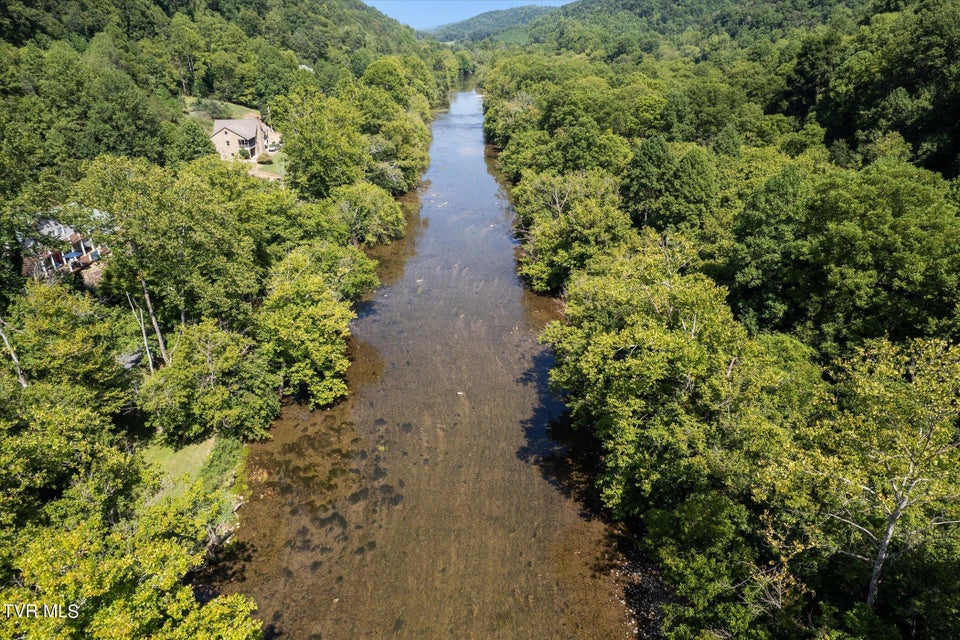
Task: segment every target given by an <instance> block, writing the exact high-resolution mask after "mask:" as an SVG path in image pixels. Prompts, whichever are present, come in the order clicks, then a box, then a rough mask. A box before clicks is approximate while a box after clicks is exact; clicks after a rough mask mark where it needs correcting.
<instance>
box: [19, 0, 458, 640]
mask: <svg viewBox="0 0 960 640" xmlns="http://www.w3.org/2000/svg"><path fill="white" fill-rule="evenodd" d="M0 37H2V42H0V78H2V80H0V103H2V108H0V140H2V144H3V146H4V150H5V152H4V154H3V159H2V160H0V198H2V205H0V216H2V217H0V235H2V238H0V258H2V260H0V338H2V342H3V344H2V346H0V348H2V360H3V366H2V367H0V457H2V465H0V487H2V492H0V503H2V504H0V541H2V545H0V546H2V551H0V595H2V600H3V601H4V602H7V603H44V604H46V605H48V606H58V607H62V609H60V610H59V611H61V612H62V613H63V615H62V616H59V617H58V616H52V617H43V616H39V617H38V616H30V615H25V616H19V615H5V616H4V617H3V618H0V628H2V629H3V631H2V632H0V635H3V636H4V637H18V638H38V639H39V638H43V639H48V638H77V637H84V638H121V637H122V638H146V637H151V638H154V637H155V638H213V637H222V638H255V637H259V636H260V633H261V631H260V627H261V623H260V621H258V620H255V619H254V618H253V617H251V612H253V611H254V610H255V609H256V604H255V603H254V602H253V601H252V600H250V599H249V598H247V597H244V596H239V595H236V596H229V597H226V596H219V597H215V598H212V599H210V598H204V602H201V601H200V600H198V598H197V597H196V596H195V594H194V591H193V588H192V587H191V584H190V581H191V575H192V572H194V571H195V570H197V569H198V568H200V567H201V566H202V565H203V564H204V563H205V562H206V561H207V559H208V558H209V557H211V556H212V555H213V554H215V553H216V552H217V548H218V545H219V544H220V543H221V542H222V541H223V540H224V539H226V538H227V537H228V536H229V532H230V527H231V526H232V525H231V516H232V511H233V508H234V506H235V504H234V501H235V500H236V499H237V498H236V495H237V494H238V493H239V492H241V491H242V478H243V473H242V451H243V447H242V444H243V443H244V442H247V441H250V440H256V439H261V438H264V437H266V435H267V429H268V427H269V425H270V424H271V422H272V420H273V419H274V418H275V417H276V416H277V415H278V413H279V411H280V398H281V396H282V395H289V394H292V395H297V396H299V397H301V398H302V399H303V400H304V401H305V402H309V403H310V405H311V406H322V405H327V404H329V403H331V402H333V401H335V400H336V399H338V398H341V397H342V396H344V394H345V393H346V391H347V389H346V384H345V382H344V380H343V373H344V371H345V370H346V368H347V366H348V364H349V360H348V357H347V353H346V337H347V335H348V333H349V329H348V323H349V321H350V320H351V318H352V317H353V315H354V314H353V311H352V309H351V302H352V301H354V300H356V299H357V298H359V297H360V296H361V295H363V293H364V292H366V291H368V290H370V289H371V288H372V287H374V286H375V285H376V284H377V277H376V275H375V271H374V263H373V261H372V260H370V259H369V258H367V257H366V255H365V254H364V253H363V251H362V250H361V249H362V248H363V247H365V246H369V245H372V244H377V243H383V242H388V241H390V240H391V239H394V238H397V237H399V236H400V235H402V234H403V232H404V226H405V216H404V213H403V211H402V210H401V209H400V206H399V205H398V204H397V202H396V201H395V200H394V199H393V197H392V196H393V195H394V194H399V193H402V192H405V191H407V190H409V189H411V188H412V187H413V186H414V185H415V184H416V183H417V181H418V180H419V176H420V174H421V172H422V171H423V170H424V169H425V168H426V165H427V145H428V143H429V139H430V134H429V130H428V128H427V123H428V122H429V121H430V119H431V115H432V110H433V109H434V108H435V107H437V106H438V105H440V103H441V102H442V101H443V100H444V97H445V95H446V92H447V91H448V89H449V88H450V86H451V85H452V84H453V83H454V82H456V81H457V80H458V78H459V77H460V76H461V75H462V74H463V73H465V72H467V71H468V70H469V66H470V64H471V62H470V56H469V54H461V55H460V57H459V58H458V57H457V56H455V55H454V54H453V53H452V52H450V51H449V50H448V49H446V48H443V47H441V46H440V45H439V44H437V43H436V42H435V41H424V42H420V41H418V40H417V38H416V37H415V35H414V33H413V31H412V30H411V29H409V28H407V27H403V26H401V25H400V24H399V23H396V22H394V21H392V20H390V19H388V18H386V17H385V16H383V15H382V14H380V13H378V12H376V11H375V10H373V9H371V8H369V7H366V6H365V5H363V4H362V3H360V2H359V1H358V0H342V1H340V0H338V1H334V2H323V3H321V2H313V1H311V0H303V1H289V2H275V3H269V4H268V3H260V2H243V1H240V2H221V3H216V2H213V3H181V2H161V1H156V2H154V1H151V0H139V1H135V2H115V3H101V2H95V3H90V2H82V1H79V2H29V1H25V2H20V1H15V2H12V3H4V10H3V12H2V17H0ZM228 103H236V104H235V105H234V106H235V107H237V108H241V107H242V108H246V109H259V110H260V111H262V112H263V113H264V116H265V118H266V120H267V122H268V123H269V124H270V125H271V126H273V127H274V128H276V129H277V130H278V131H279V132H280V133H281V134H282V136H283V150H284V153H285V154H286V155H287V157H288V164H287V173H286V179H285V180H284V181H283V183H282V184H281V182H276V181H268V180H264V179H261V178H257V177H253V176H251V175H249V169H250V167H251V164H250V163H245V162H241V161H235V162H225V161H222V160H221V159H220V158H219V157H218V156H217V155H216V153H215V152H214V146H213V144H212V143H211V142H210V140H209V136H210V134H211V132H210V130H209V129H205V128H204V126H203V125H202V124H201V123H202V122H203V120H202V119H198V118H195V117H192V116H193V115H194V114H193V113H191V109H190V108H188V105H195V104H200V105H202V109H204V110H206V112H207V114H206V116H205V117H207V116H208V117H209V118H210V119H212V118H216V117H223V116H222V115H220V114H221V112H223V111H224V109H226V108H227V104H228ZM207 122H208V123H209V120H207ZM50 225H54V226H57V228H63V227H62V226H59V225H68V227H69V229H70V232H75V233H76V237H75V238H73V239H64V238H62V237H61V238H58V237H54V236H52V235H50V234H49V233H45V232H44V231H43V230H44V229H46V228H49V227H50ZM76 238H82V239H83V240H77V239H76ZM71 243H75V244H74V248H76V247H77V246H80V247H81V250H80V251H77V252H75V253H81V252H86V251H88V247H87V246H84V243H86V244H93V245H95V246H97V247H98V248H99V249H98V255H95V256H94V258H99V260H98V261H97V262H96V264H95V265H93V266H92V267H91V268H90V269H84V270H82V271H77V270H75V269H62V268H60V269H47V268H42V267H41V266H40V265H42V263H43V262H44V260H48V259H49V258H48V256H50V255H53V254H56V255H69V254H68V252H70V251H71V247H70V246H69V245H70V244H71ZM85 257H86V256H85ZM94 273H95V274H96V276H95V277H94V276H93V275H91V274H94ZM28 274H29V275H28ZM211 442H212V443H214V444H212V445H211V446H212V447H213V449H212V452H211V453H210V455H209V456H208V457H207V459H206V462H205V463H204V464H203V468H202V469H200V471H199V475H195V476H194V480H195V481H191V480H188V479H180V480H171V479H169V478H168V477H166V476H165V475H164V474H162V473H161V472H160V469H159V468H158V466H157V464H155V461H156V459H157V458H158V456H160V455H161V454H158V453H156V452H157V451H167V450H172V451H177V450H180V449H181V448H183V447H188V446H192V445H196V444H197V443H211ZM150 452H153V453H150ZM238 461H240V462H241V468H240V470H239V471H238V472H237V473H236V481H235V482H233V481H231V478H233V477H234V475H235V474H234V469H235V468H236V467H237V463H238ZM8 613H9V612H8ZM68 614H69V615H68Z"/></svg>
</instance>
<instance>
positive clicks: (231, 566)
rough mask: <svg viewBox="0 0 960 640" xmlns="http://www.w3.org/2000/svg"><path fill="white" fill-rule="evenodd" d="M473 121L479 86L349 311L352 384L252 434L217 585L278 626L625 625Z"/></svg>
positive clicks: (459, 628) (387, 633)
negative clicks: (559, 435)
mask: <svg viewBox="0 0 960 640" xmlns="http://www.w3.org/2000/svg"><path fill="white" fill-rule="evenodd" d="M482 123H483V115H482V108H481V97H480V96H478V95H477V94H476V93H474V92H468V93H458V94H456V95H455V96H453V98H452V100H451V105H450V109H449V111H447V112H443V113H440V114H439V115H438V116H437V118H436V119H435V121H434V123H433V125H432V130H433V143H432V146H431V149H430V157H431V164H430V168H429V169H428V171H427V173H426V175H425V180H424V183H423V185H422V186H421V188H420V189H419V190H418V191H417V193H415V194H413V195H412V196H411V197H410V198H409V199H408V202H407V206H408V209H409V210H410V213H409V216H408V222H409V226H408V232H407V237H406V238H405V239H403V240H401V241H398V242H396V243H394V244H392V245H390V246H389V247H385V248H380V249H378V250H377V251H376V252H375V253H374V257H375V258H377V259H378V260H380V275H381V279H382V280H383V283H384V284H383V286H382V287H381V288H380V289H379V290H378V291H377V292H376V293H375V294H373V296H372V298H371V299H370V300H368V301H366V302H364V303H363V304H361V305H360V306H359V308H358V318H357V319H356V321H354V323H353V324H352V328H351V330H352V332H353V335H354V339H353V342H352V345H351V356H352V358H353V359H354V364H353V365H352V366H351V370H350V373H349V376H348V377H349V383H350V389H351V397H350V398H349V399H348V400H346V401H344V402H342V403H340V404H339V405H337V406H336V407H334V408H332V409H329V410H321V411H314V412H311V411H309V410H308V409H306V408H305V407H304V406H302V405H298V404H292V403H291V404H288V405H287V406H285V408H284V412H283V415H282V417H281V419H280V420H279V421H278V422H277V424H276V425H275V427H274V429H273V432H272V433H273V438H272V439H271V440H270V441H269V442H265V443H261V444H257V445H254V446H252V447H251V452H250V457H249V459H248V463H247V469H248V475H249V487H248V489H247V491H246V495H247V496H248V502H247V504H246V505H245V506H244V507H243V509H242V511H241V512H240V514H241V526H240V529H239V530H238V532H237V535H236V545H235V547H234V551H233V553H232V554H231V556H230V557H229V558H228V559H227V560H226V561H225V562H224V563H223V564H222V565H221V566H220V567H219V577H218V580H219V584H218V585H217V586H218V588H219V590H221V591H223V592H225V593H232V592H242V593H246V594H249V595H250V596H252V597H254V598H255V599H256V601H257V603H258V604H259V607H260V609H259V616H260V617H261V618H262V619H263V620H264V622H265V624H266V628H267V635H268V637H283V638H297V639H301V638H324V639H327V638H343V639H351V640H352V639H366V638H374V639H375V638H394V637H396V638H430V639H432V638H438V639H444V638H451V639H453V638H457V639H467V638H477V639H481V638H482V639H491V638H503V639H509V638H518V639H521V638H522V639H524V640H530V639H536V638H545V639H555V638H589V639H591V640H592V639H602V638H627V637H632V636H633V634H632V632H631V629H632V626H631V624H630V621H629V619H628V615H627V611H626V608H625V607H624V605H623V604H622V603H621V598H622V590H623V588H622V586H621V585H620V584H618V581H617V578H616V573H617V567H618V566H619V565H618V559H617V557H616V552H615V550H614V542H613V538H614V537H615V536H614V534H613V532H612V531H611V530H610V529H609V528H608V527H607V525H605V524H604V523H603V522H602V521H601V520H599V519H597V518H594V517H592V516H591V515H590V514H589V513H588V511H586V510H585V509H584V507H583V506H582V505H581V504H580V503H579V502H578V499H577V497H576V496H577V494H578V492H577V491H576V490H575V489H574V488H573V487H574V485H575V484H576V479H575V478H573V479H571V477H570V475H571V473H570V472H569V465H565V464H563V463H562V461H563V460H564V456H565V455H566V451H565V449H564V447H563V446H561V445H560V444H558V443H556V442H554V441H553V440H552V439H551V438H550V437H549V435H548V425H549V424H550V422H551V420H553V419H554V418H555V417H556V416H557V415H559V413H560V410H561V408H562V407H561V405H560V403H559V402H558V401H557V400H556V399H555V398H553V397H551V396H550V394H549V393H548V391H547V388H546V380H547V371H548V369H549V367H550V364H551V357H550V354H549V352H548V351H547V350H545V348H544V347H543V346H542V345H539V344H538V343H537V335H538V333H539V332H540V331H541V330H542V328H543V326H544V325H545V324H546V323H547V322H548V321H550V320H552V319H554V318H556V317H558V303H557V301H555V300H553V299H550V298H544V297H538V296H534V295H533V294H531V293H529V292H527V291H526V290H525V289H524V288H523V286H522V284H521V282H520V281H519V280H518V279H517V277H516V275H515V272H514V269H515V262H514V260H515V251H516V244H515V242H514V241H513V239H512V238H511V233H510V229H511V221H512V214H511V210H510V207H509V203H508V201H507V199H506V195H505V193H504V191H503V189H502V188H501V186H500V185H499V184H498V182H497V179H496V178H495V177H494V175H495V174H494V172H493V169H492V165H491V164H490V158H489V157H488V150H487V148H486V147H485V145H484V141H483V132H482ZM558 461H561V462H559V463H558ZM558 469H566V471H563V472H560V471H558Z"/></svg>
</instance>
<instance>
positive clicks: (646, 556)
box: [516, 349, 671, 639]
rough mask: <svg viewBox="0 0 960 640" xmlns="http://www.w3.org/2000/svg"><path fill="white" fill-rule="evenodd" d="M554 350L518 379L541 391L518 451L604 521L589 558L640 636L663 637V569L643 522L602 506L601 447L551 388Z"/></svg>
mask: <svg viewBox="0 0 960 640" xmlns="http://www.w3.org/2000/svg"><path fill="white" fill-rule="evenodd" d="M553 365H554V356H553V354H552V352H551V351H550V350H549V349H544V350H543V351H541V352H540V353H537V354H536V355H535V356H534V357H533V360H532V362H531V364H530V367H529V368H528V369H527V370H526V371H525V372H524V373H523V374H522V375H521V376H520V377H519V378H518V379H517V380H516V383H517V384H519V385H523V386H525V387H531V386H532V387H533V388H534V389H536V392H537V404H536V407H535V408H534V410H533V413H532V414H531V416H530V417H529V418H527V419H526V420H524V421H523V423H522V424H523V428H524V435H525V437H526V444H524V445H523V446H522V447H520V449H518V451H517V457H518V458H520V459H521V460H523V461H524V462H526V463H528V464H532V465H535V466H536V467H537V468H538V469H539V470H540V473H541V474H542V476H543V478H544V479H545V480H546V481H547V482H549V483H550V485H551V486H553V487H555V488H556V489H557V490H558V491H560V492H561V493H562V494H563V495H564V496H566V497H567V498H571V499H573V500H574V501H575V502H576V504H577V505H578V507H579V513H580V517H581V518H583V519H584V520H586V521H594V520H599V521H600V522H603V523H604V524H605V525H606V527H605V533H604V536H603V539H602V540H601V541H600V542H599V546H600V547H601V549H600V550H599V552H598V553H597V554H596V556H595V559H594V561H593V562H592V563H591V567H590V568H591V570H592V571H593V572H594V574H595V575H598V576H600V575H609V574H611V573H612V574H614V575H616V576H617V583H618V585H619V586H620V588H622V592H623V599H624V602H625V604H626V606H627V608H628V609H629V611H630V613H631V616H632V618H633V620H634V621H635V623H636V625H637V629H636V636H637V637H639V638H649V639H657V638H662V637H663V635H662V631H661V626H662V622H663V613H662V612H661V605H663V604H665V603H667V602H669V601H670V599H671V594H670V592H669V589H668V588H667V587H666V586H665V585H664V583H663V580H662V577H661V574H660V569H659V568H658V567H657V565H656V562H655V561H654V559H653V557H652V556H651V555H650V553H649V552H648V551H646V550H645V549H644V545H643V543H642V538H643V527H642V525H641V523H640V522H639V521H636V520H627V521H622V520H617V519H615V518H614V517H613V516H612V514H611V513H610V511H609V510H608V509H606V508H605V507H604V506H603V501H602V497H601V494H600V490H599V488H598V486H597V478H598V476H599V475H600V473H601V471H602V468H601V460H602V450H601V447H600V443H599V442H598V441H597V439H596V438H595V437H594V435H593V433H591V432H590V430H589V429H587V428H584V427H581V428H576V427H575V426H574V424H573V420H572V419H571V417H570V414H569V412H568V411H567V410H566V408H565V406H564V405H563V403H562V402H561V400H560V399H559V398H558V397H557V396H556V395H555V394H553V393H552V392H551V390H550V387H549V383H548V380H549V371H550V368H551V367H552V366H553Z"/></svg>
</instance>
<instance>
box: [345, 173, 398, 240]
mask: <svg viewBox="0 0 960 640" xmlns="http://www.w3.org/2000/svg"><path fill="white" fill-rule="evenodd" d="M328 202H329V206H330V207H331V209H332V210H333V212H334V213H333V215H335V216H337V217H339V218H340V219H341V220H343V222H344V223H345V224H346V227H347V229H348V233H349V235H350V241H351V242H352V243H353V244H355V245H360V244H365V245H374V244H383V243H385V242H389V241H390V240H395V239H396V238H399V237H401V236H402V235H403V231H404V229H406V226H407V221H406V218H405V217H404V215H403V211H402V210H401V209H400V205H399V204H397V202H396V201H395V200H394V199H393V198H392V197H390V194H389V193H387V192H386V191H384V190H383V189H381V188H380V187H378V186H376V185H374V184H370V183H369V182H357V183H355V184H351V185H346V186H343V187H338V188H336V189H334V190H333V192H332V193H331V194H330V198H329V200H328Z"/></svg>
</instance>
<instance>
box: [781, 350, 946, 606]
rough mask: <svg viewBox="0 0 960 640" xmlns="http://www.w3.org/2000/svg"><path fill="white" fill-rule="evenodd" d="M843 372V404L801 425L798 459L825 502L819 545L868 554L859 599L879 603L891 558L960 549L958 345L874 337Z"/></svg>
mask: <svg viewBox="0 0 960 640" xmlns="http://www.w3.org/2000/svg"><path fill="white" fill-rule="evenodd" d="M840 376H841V378H840V384H839V388H840V394H841V395H840V403H839V407H838V410H837V411H836V412H835V413H834V414H833V415H831V416H830V418H829V419H828V420H825V421H822V422H817V423H816V424H814V425H811V427H810V428H809V429H807V430H805V431H804V432H802V434H801V438H802V441H803V442H804V443H805V444H808V446H806V447H804V448H802V449H801V450H800V453H799V460H798V464H800V465H802V466H804V467H805V468H806V469H807V474H808V482H809V483H810V485H811V486H810V489H809V490H810V491H811V493H812V494H813V495H814V496H815V500H816V502H817V505H818V512H817V515H819V516H820V517H821V520H820V521H819V522H817V525H816V533H817V535H822V536H823V537H824V538H825V539H824V540H823V541H822V542H821V543H820V544H822V545H824V546H826V547H828V548H830V549H831V550H836V551H837V552H841V553H845V554H848V555H850V556H851V557H853V558H855V559H857V560H860V561H862V563H863V571H862V572H860V575H861V576H862V577H861V581H862V582H861V593H862V596H861V597H865V598H866V602H867V605H868V606H870V607H873V606H874V605H875V603H876V602H877V600H878V598H880V599H882V598H883V592H882V591H881V590H880V587H881V582H882V581H883V577H884V573H883V571H884V568H885V566H886V563H887V562H888V561H892V560H893V559H895V558H897V557H898V556H900V555H902V554H903V553H904V552H905V551H906V550H910V551H911V552H912V553H917V555H920V554H919V553H918V552H919V551H920V550H922V549H924V548H925V547H938V546H939V547H940V548H941V549H943V550H948V549H955V548H956V544H957V540H958V538H957V536H958V528H957V526H956V525H957V524H958V518H957V517H956V496H957V488H958V487H960V476H958V469H960V465H958V463H960V449H958V445H960V442H958V440H957V434H956V422H957V420H958V418H960V403H958V397H960V396H958V393H957V392H958V389H960V349H958V348H957V347H956V346H952V345H949V344H948V343H946V342H945V341H943V340H936V339H934V340H915V341H911V342H908V343H906V344H905V345H903V346H898V345H894V344H892V343H890V342H888V341H885V340H882V341H875V342H870V343H867V344H866V345H865V346H864V347H862V348H860V349H858V350H857V352H856V353H855V354H854V355H853V357H852V358H851V359H850V360H849V361H845V362H844V363H843V364H842V368H841V373H840ZM801 479H802V476H801ZM917 560H918V561H922V560H920V558H917ZM949 582H950V583H954V582H955V579H954V580H950V581H949ZM944 587H948V585H944ZM953 591H954V594H956V590H955V587H954V589H953ZM891 606H892V607H894V608H897V606H896V604H895V603H893V604H892V605H891ZM954 623H955V624H956V620H954Z"/></svg>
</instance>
